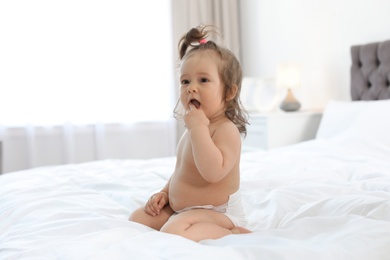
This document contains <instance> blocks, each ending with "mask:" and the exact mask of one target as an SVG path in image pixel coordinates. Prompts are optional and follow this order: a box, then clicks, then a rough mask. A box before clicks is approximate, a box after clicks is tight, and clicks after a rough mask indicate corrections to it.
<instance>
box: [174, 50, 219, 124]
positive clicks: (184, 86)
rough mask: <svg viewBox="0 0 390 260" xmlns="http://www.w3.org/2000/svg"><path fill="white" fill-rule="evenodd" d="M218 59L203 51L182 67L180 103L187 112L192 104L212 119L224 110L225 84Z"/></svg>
mask: <svg viewBox="0 0 390 260" xmlns="http://www.w3.org/2000/svg"><path fill="white" fill-rule="evenodd" d="M217 61H218V59H217V57H216V56H215V54H214V53H213V52H212V51H201V52H197V53H194V54H191V55H190V56H189V57H187V58H186V59H185V60H184V61H183V63H182V64H181V67H180V101H181V103H182V105H183V107H184V108H185V109H186V110H189V105H190V104H192V105H193V106H195V107H196V108H197V109H202V110H203V112H204V113H205V115H206V116H207V117H208V118H209V119H210V118H211V117H214V116H216V115H218V113H221V111H222V112H223V110H224V101H223V98H222V95H223V83H222V82H221V79H220V77H219V73H218V66H217Z"/></svg>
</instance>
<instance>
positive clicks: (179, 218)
mask: <svg viewBox="0 0 390 260" xmlns="http://www.w3.org/2000/svg"><path fill="white" fill-rule="evenodd" d="M234 228H235V227H234V225H233V223H232V222H231V221H230V219H229V218H228V217H226V216H225V215H224V214H222V213H220V212H216V211H213V210H207V209H193V210H189V211H186V212H183V213H180V214H178V215H176V216H173V217H171V218H170V219H169V220H168V222H167V223H166V224H165V225H164V226H163V227H162V228H161V231H162V232H166V233H171V234H176V235H180V236H183V237H186V238H188V239H191V240H194V241H200V240H203V239H217V238H221V237H223V236H226V235H231V234H234V233H238V232H237V230H235V229H234ZM232 229H233V230H232Z"/></svg>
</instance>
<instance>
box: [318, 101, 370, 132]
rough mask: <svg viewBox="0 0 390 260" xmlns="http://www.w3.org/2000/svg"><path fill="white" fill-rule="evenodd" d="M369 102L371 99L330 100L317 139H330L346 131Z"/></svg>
mask: <svg viewBox="0 0 390 260" xmlns="http://www.w3.org/2000/svg"><path fill="white" fill-rule="evenodd" d="M369 102H371V101H336V100H331V101H329V102H328V104H327V105H326V107H325V110H324V113H323V115H322V119H321V123H320V126H319V128H318V131H317V134H316V139H328V138H330V137H332V136H335V135H337V134H338V133H341V132H344V131H346V130H347V129H348V128H350V127H351V125H352V122H353V121H354V120H355V117H356V116H357V115H358V114H359V113H361V112H362V111H363V110H364V108H365V107H366V106H367V105H368V103H369Z"/></svg>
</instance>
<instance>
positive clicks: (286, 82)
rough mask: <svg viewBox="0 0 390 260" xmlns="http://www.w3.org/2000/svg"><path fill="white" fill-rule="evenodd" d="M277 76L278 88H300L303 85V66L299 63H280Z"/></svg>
mask: <svg viewBox="0 0 390 260" xmlns="http://www.w3.org/2000/svg"><path fill="white" fill-rule="evenodd" d="M276 77H277V83H276V85H277V86H278V88H287V89H296V88H299V86H300V85H301V66H300V65H299V64H298V63H281V64H278V67H277V72H276Z"/></svg>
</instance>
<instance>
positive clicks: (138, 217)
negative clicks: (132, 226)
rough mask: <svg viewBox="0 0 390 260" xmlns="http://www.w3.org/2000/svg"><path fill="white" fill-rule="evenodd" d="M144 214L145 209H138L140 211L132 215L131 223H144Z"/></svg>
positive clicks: (135, 211)
mask: <svg viewBox="0 0 390 260" xmlns="http://www.w3.org/2000/svg"><path fill="white" fill-rule="evenodd" d="M143 214H144V209H143V208H138V209H136V210H134V211H133V213H131V214H130V216H129V221H133V222H140V221H142V218H143V217H142V216H143Z"/></svg>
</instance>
